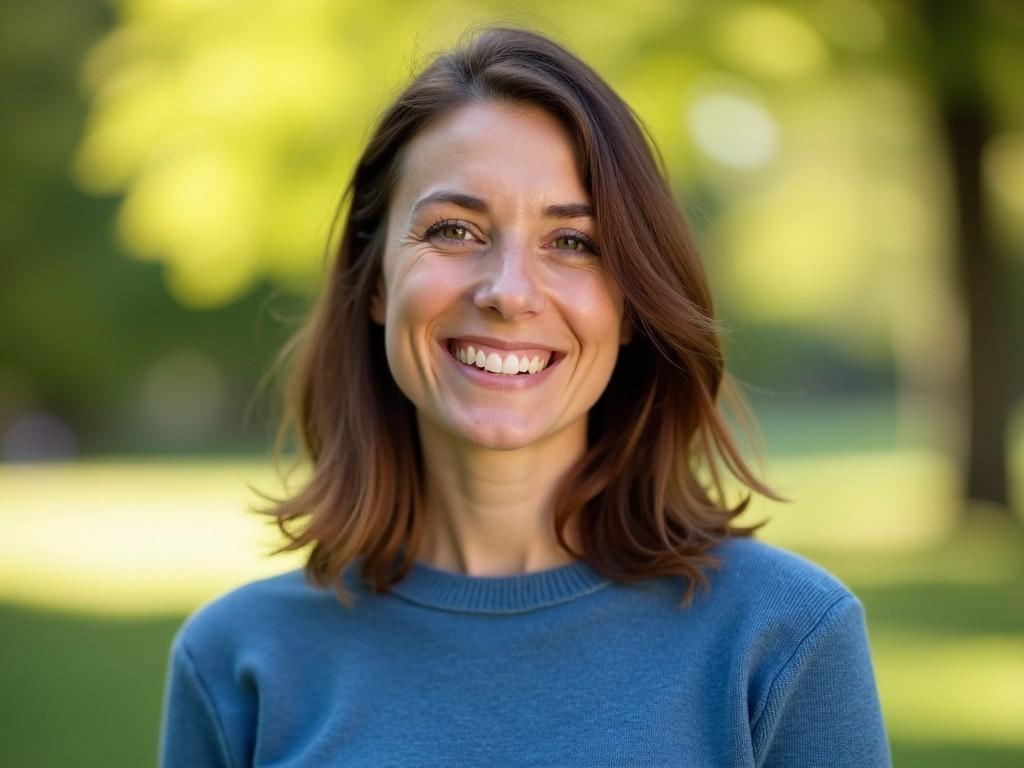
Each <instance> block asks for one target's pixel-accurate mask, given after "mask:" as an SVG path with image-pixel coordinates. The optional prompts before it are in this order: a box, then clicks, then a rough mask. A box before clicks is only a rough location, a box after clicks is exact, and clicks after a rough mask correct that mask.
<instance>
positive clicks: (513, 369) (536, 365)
mask: <svg viewBox="0 0 1024 768" xmlns="http://www.w3.org/2000/svg"><path fill="white" fill-rule="evenodd" d="M455 356H456V357H457V358H458V359H459V361H460V362H462V363H465V364H466V365H475V366H476V367H477V368H483V369H484V370H487V371H490V372H491V373H505V374H516V373H537V372H538V371H541V370H543V369H544V368H545V367H546V366H547V364H548V363H549V362H550V361H551V353H550V352H548V353H547V354H546V355H544V356H541V355H534V356H533V357H532V358H531V357H529V356H527V355H516V354H514V353H511V354H508V355H506V356H505V358H504V359H502V357H501V355H499V354H497V353H496V352H490V353H487V352H484V351H483V350H482V349H477V348H475V347H473V346H470V345H465V346H463V345H462V344H459V343H458V342H456V343H455Z"/></svg>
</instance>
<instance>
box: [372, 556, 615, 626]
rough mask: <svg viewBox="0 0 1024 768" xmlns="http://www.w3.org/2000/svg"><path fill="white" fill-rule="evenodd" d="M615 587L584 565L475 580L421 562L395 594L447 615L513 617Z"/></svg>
mask: <svg viewBox="0 0 1024 768" xmlns="http://www.w3.org/2000/svg"><path fill="white" fill-rule="evenodd" d="M609 584H611V579H608V578H606V577H605V576H602V575H601V574H600V573H598V572H597V571H595V570H594V569H593V568H591V567H590V566H589V565H588V564H587V563H586V561H584V560H575V561H573V562H571V563H567V564H565V565H560V566H556V567H554V568H549V569H547V570H543V571H532V572H530V573H521V574H515V575H512V576H469V575H467V574H464V573H455V572H453V571H443V570H439V569H437V568H434V567H433V566H429V565H426V564H425V563H421V562H419V561H418V560H415V561H413V565H412V568H411V570H410V571H409V573H408V574H406V576H405V578H403V579H402V580H401V581H399V582H397V583H395V584H394V585H392V586H391V592H392V593H394V594H395V595H396V596H398V597H400V598H402V599H404V600H407V601H409V602H411V603H416V604H417V605H422V606H426V607H428V608H436V609H438V610H442V611H454V612H460V613H485V614H510V613H524V612H527V611H534V610H537V609H539V608H547V607H549V606H552V605H558V604H560V603H567V602H569V601H571V600H577V599H579V598H581V597H583V596H585V595H589V594H590V593H592V592H596V591H597V590H599V589H603V588H604V587H606V586H608V585H609Z"/></svg>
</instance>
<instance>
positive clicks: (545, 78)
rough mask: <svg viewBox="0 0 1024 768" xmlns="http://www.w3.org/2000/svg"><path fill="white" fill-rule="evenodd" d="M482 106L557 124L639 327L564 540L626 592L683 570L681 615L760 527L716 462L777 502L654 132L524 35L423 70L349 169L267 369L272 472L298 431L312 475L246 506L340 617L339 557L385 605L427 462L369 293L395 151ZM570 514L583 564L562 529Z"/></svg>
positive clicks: (596, 426) (598, 417) (546, 43)
mask: <svg viewBox="0 0 1024 768" xmlns="http://www.w3.org/2000/svg"><path fill="white" fill-rule="evenodd" d="M486 101H500V102H506V103H515V104H526V105H535V106H538V107H541V108H543V109H545V110H547V111H548V112H550V114H552V115H553V116H555V117H556V118H557V119H559V120H561V121H562V122H563V123H564V124H565V126H566V127H567V128H568V130H569V133H570V135H571V136H572V137H573V138H574V141H575V149H576V152H577V157H578V163H579V172H580V177H581V179H582V182H583V185H584V188H585V189H587V190H588V191H589V194H590V198H591V202H592V205H593V207H594V212H595V223H596V227H597V236H598V242H600V243H601V252H602V258H603V263H604V265H605V267H606V269H607V270H608V272H609V274H610V277H611V278H612V279H614V280H615V281H616V283H617V284H618V285H619V286H620V287H621V289H622V291H623V294H624V298H625V311H626V314H627V317H628V319H629V321H630V323H631V324H632V326H633V329H634V333H633V337H632V339H631V340H630V342H629V343H628V344H626V345H625V346H623V347H621V348H620V353H619V359H618V362H617V365H616V367H615V370H614V371H613V373H612V376H611V378H610V380H609V383H608V386H607V388H606V390H605V391H604V393H603V394H602V396H601V397H600V399H599V400H598V401H597V402H596V403H595V404H594V406H593V407H592V408H591V410H590V412H589V413H588V417H587V418H588V447H587V450H586V452H585V453H584V454H583V455H582V456H581V457H580V458H579V460H578V461H577V462H576V463H575V464H574V465H573V466H572V467H571V469H570V470H569V471H567V472H566V473H565V475H564V476H563V477H562V479H561V481H560V484H559V487H558V489H557V490H556V493H555V496H554V526H555V532H556V536H557V538H558V541H559V543H560V545H561V546H562V547H563V548H564V549H565V550H566V551H567V552H569V553H570V554H572V555H573V556H574V557H576V558H578V559H583V560H585V561H586V562H587V563H588V564H589V565H590V566H591V567H593V568H594V569H595V570H597V571H598V572H600V573H602V574H604V575H605V576H607V577H609V578H612V579H614V580H617V581H624V582H628V581H636V580H641V579H647V578H651V577H658V576H672V575H675V576H682V577H684V578H685V579H686V580H687V582H688V586H687V589H686V592H685V595H684V597H683V600H682V605H683V606H687V607H688V606H689V605H690V603H691V602H692V599H693V596H694V588H695V585H696V584H697V583H698V582H699V583H700V584H702V585H703V586H704V587H707V585H708V579H707V576H706V575H705V574H704V573H703V570H702V569H703V568H704V567H708V566H711V567H715V568H717V567H720V565H721V561H720V559H719V558H717V557H715V556H713V555H712V554H710V552H709V550H711V549H712V548H713V547H714V545H715V544H717V543H719V542H721V541H722V540H723V539H725V538H727V537H729V536H750V535H751V534H752V533H753V531H754V530H756V529H757V528H758V527H760V525H763V523H761V524H760V525H754V526H750V527H739V526H735V525H732V524H731V521H732V519H733V518H734V517H736V516H737V515H739V514H740V513H741V512H742V511H743V510H744V509H745V508H746V507H747V505H748V503H749V501H750V499H751V494H750V493H747V494H746V496H745V497H744V498H743V499H742V500H740V501H739V502H738V503H737V504H736V505H735V506H732V507H730V506H728V505H727V503H726V502H725V498H726V489H725V488H724V484H723V473H722V471H721V469H720V465H722V466H724V467H725V468H726V469H727V470H728V471H729V472H731V473H732V475H733V476H735V478H737V479H738V480H739V481H740V482H741V483H742V484H743V485H745V486H746V487H747V488H748V489H750V490H752V491H757V492H758V493H761V494H762V495H765V496H767V497H769V498H773V499H776V500H784V499H783V498H782V497H780V496H778V495H776V494H775V492H774V491H772V490H771V489H770V488H769V487H767V486H766V485H765V484H763V483H762V482H761V481H759V480H758V479H757V478H756V477H755V476H754V475H753V473H752V472H751V471H750V469H749V468H748V467H747V465H746V464H745V463H744V461H743V459H742V457H741V455H740V452H739V451H738V450H737V447H736V446H735V445H734V443H733V441H732V440H731V438H730V436H729V433H728V430H727V428H726V425H725V422H724V419H723V417H722V415H721V414H720V413H719V412H718V410H717V405H716V402H717V400H718V398H719V394H720V390H721V391H722V392H725V391H727V390H729V391H730V394H731V395H732V396H733V398H734V400H735V403H736V404H737V405H739V406H740V408H739V410H740V411H741V414H743V415H745V414H747V413H748V412H747V411H746V408H745V406H744V404H743V397H742V394H740V392H739V390H738V388H734V387H733V386H732V384H731V381H728V380H727V377H726V373H725V363H724V358H723V353H722V348H721V345H720V339H719V336H720V329H719V326H718V324H717V322H716V320H715V318H714V313H713V307H712V298H711V293H710V291H709V286H708V281H707V278H706V275H705V272H704V269H703V266H702V264H701V261H700V257H699V254H698V251H697V249H696V247H695V245H694V242H693V239H692V237H691V234H690V231H689V227H688V226H687V224H686V222H685V220H684V218H683V214H682V212H681V211H680V208H679V205H678V204H677V203H676V201H675V199H674V197H673V195H672V192H671V189H670V187H669V184H668V180H667V173H666V171H665V169H664V165H663V161H662V160H661V157H660V155H658V153H657V150H656V149H654V148H653V143H650V144H649V143H648V140H647V134H646V129H645V128H644V127H643V124H642V123H641V121H640V120H639V118H638V117H637V116H636V115H635V114H634V113H633V112H632V110H631V109H630V107H629V106H628V105H627V104H626V103H625V102H624V101H623V100H622V99H621V98H620V97H619V96H618V95H617V94H616V93H615V92H614V91H613V90H612V89H611V88H610V87H609V86H608V85H607V84H606V83H605V82H604V81H603V80H602V79H601V78H600V77H599V76H598V75H597V74H596V73H595V72H594V70H592V69H591V68H590V67H589V66H587V65H586V64H584V63H583V62H582V61H580V60H579V59H578V58H577V57H576V56H574V55H573V54H571V53H569V52H568V51H567V50H566V49H564V48H563V47H561V46H560V45H558V44H557V43H555V42H553V41H552V40H550V39H548V38H547V37H545V36H543V35H540V34H537V33H535V32H532V31H527V30H523V29H515V28H507V27H487V28H484V29H483V30H481V31H478V32H477V33H476V34H475V35H472V36H471V37H470V38H469V39H468V42H466V43H464V44H463V45H461V46H459V47H458V48H456V49H454V50H451V51H449V52H446V53H443V54H441V55H440V56H438V57H437V58H436V59H434V60H433V62H432V63H431V64H430V65H429V66H427V67H426V69H424V70H423V71H422V72H421V73H420V74H419V75H418V76H417V77H415V79H413V81H412V83H411V84H410V85H409V86H408V87H407V88H405V90H403V91H402V92H401V93H400V94H399V95H398V97H397V98H396V99H395V100H394V101H393V102H392V103H391V105H390V106H388V107H387V108H386V109H385V110H384V112H383V114H382V115H381V117H380V118H379V121H378V122H377V125H376V128H375V130H374V132H373V134H372V135H371V137H370V139H369V143H368V144H367V146H366V149H365V151H364V152H363V154H362V157H361V158H360V159H359V162H358V165H357V167H356V169H355V172H354V174H353V177H352V179H351V181H350V182H349V185H348V187H347V190H346V192H345V197H344V198H343V201H342V207H340V208H339V213H338V215H337V217H336V220H335V227H336V229H335V231H337V225H338V223H339V222H341V223H342V226H341V235H340V238H339V239H338V241H337V249H336V252H335V256H334V261H333V265H332V266H331V268H330V272H329V279H328V280H327V282H326V285H325V287H324V290H323V292H322V294H321V295H320V297H319V299H318V301H317V303H316V304H315V306H314V307H313V309H312V312H311V315H310V317H309V318H308V320H307V322H306V323H305V324H304V325H303V326H302V327H301V328H300V329H299V331H298V332H297V333H296V334H295V335H294V336H293V337H292V338H291V339H290V340H289V342H288V343H287V344H286V345H285V346H284V347H283V349H282V350H281V353H280V355H279V357H278V359H277V361H276V363H275V367H278V366H285V365H286V364H290V365H288V375H287V378H286V380H285V382H284V389H283V393H282V394H283V405H284V410H283V413H282V419H281V421H280V423H279V426H278V430H277V434H276V438H275V441H274V456H275V463H276V461H277V459H279V457H280V452H281V447H282V445H283V443H284V441H285V440H286V438H287V435H288V434H290V433H291V430H295V431H296V432H297V434H298V435H299V436H300V437H301V441H300V444H301V449H302V451H304V454H305V456H303V455H301V452H300V456H299V460H300V461H301V460H302V459H303V458H304V457H308V459H309V460H310V462H311V469H312V473H311V475H310V477H309V479H308V481H307V482H305V484H304V486H303V487H302V488H301V489H300V490H299V491H298V492H297V493H295V494H294V495H292V496H291V497H290V498H285V499H272V497H269V496H265V498H268V499H272V501H273V502H274V505H273V506H272V507H271V508H269V509H258V510H256V511H257V512H259V513H261V514H267V515H272V516H273V518H274V522H276V525H277V527H278V528H279V529H280V530H281V532H282V533H283V534H284V535H285V536H286V538H287V539H288V541H287V543H286V544H284V545H283V546H281V547H279V548H277V549H276V550H274V551H273V552H272V554H278V553H281V552H287V551H294V550H298V549H300V548H302V547H305V546H307V545H310V544H311V545H312V550H311V551H310V553H309V556H308V559H307V560H306V564H305V574H306V579H307V581H308V582H309V583H311V584H313V585H317V586H320V587H331V588H333V589H334V591H335V593H336V594H337V596H338V599H339V600H340V601H341V603H342V604H343V605H345V606H346V607H351V600H352V595H351V593H350V592H348V591H347V590H346V587H345V584H344V580H343V579H342V578H341V573H342V571H343V570H344V569H345V568H346V567H347V566H348V565H349V564H350V563H353V562H355V561H356V560H357V559H358V560H360V561H361V564H360V569H359V576H360V578H361V579H363V581H364V582H369V583H370V584H371V585H372V587H373V589H374V590H375V591H378V592H386V591H388V588H389V586H390V585H391V584H394V583H395V582H397V581H398V580H400V579H401V578H403V577H404V576H405V575H406V574H407V573H408V571H409V569H410V568H411V567H412V564H413V561H414V560H415V557H414V556H415V553H416V551H417V548H418V544H419V542H420V537H421V533H422V528H423V526H422V523H423V513H424V510H423V506H422V504H423V501H422V499H423V491H424V488H423V480H424V473H423V460H422V456H421V452H420V451H421V449H420V442H419V436H418V431H417V425H416V419H415V410H414V406H413V405H412V403H411V402H410V401H409V400H408V399H407V398H406V397H405V396H404V394H403V393H402V392H401V390H400V389H399V388H398V385H397V384H396V383H395V381H394V379H393V378H392V375H391V372H390V370H389V368H388V363H387V359H386V357H385V352H384V338H383V328H381V327H380V326H378V325H376V324H374V323H373V322H371V317H370V299H371V296H372V295H373V292H374V288H375V285H376V283H377V281H378V278H379V276H380V273H381V261H382V255H383V253H384V246H385V232H386V224H387V222H386V214H387V209H388V205H389V202H390V198H391V194H392V191H393V190H394V188H395V185H396V182H397V178H398V174H399V172H400V169H401V163H402V157H403V149H404V147H405V146H406V145H407V144H408V142H409V140H410V139H411V138H412V137H413V136H415V135H416V134H417V133H418V132H419V131H420V130H422V129H423V128H424V126H425V125H427V124H428V123H429V122H430V121H431V120H434V119H435V118H438V117H439V116H441V115H444V114H446V113H448V112H450V111H451V110H452V109H454V108H456V107H459V106H462V105H466V104H469V103H475V102H486ZM346 202H347V203H348V208H347V213H344V214H343V213H342V211H343V210H344V205H345V203H346ZM724 385H729V386H728V387H726V386H724ZM745 423H748V424H752V423H753V422H752V420H750V419H749V418H747V421H746V422H745ZM701 473H704V474H705V475H706V476H705V477H704V479H701V478H700V475H701ZM574 516H576V517H577V524H578V531H579V535H580V541H581V546H582V550H583V551H582V552H576V551H574V550H573V549H572V548H571V546H570V544H569V543H568V542H567V541H566V538H565V535H564V528H565V526H566V524H567V523H568V521H569V520H570V519H572V518H573V517H574ZM303 519H304V521H305V524H304V526H303V527H302V529H301V530H300V531H297V532H295V531H293V530H291V529H292V527H293V524H294V522H295V521H299V520H303Z"/></svg>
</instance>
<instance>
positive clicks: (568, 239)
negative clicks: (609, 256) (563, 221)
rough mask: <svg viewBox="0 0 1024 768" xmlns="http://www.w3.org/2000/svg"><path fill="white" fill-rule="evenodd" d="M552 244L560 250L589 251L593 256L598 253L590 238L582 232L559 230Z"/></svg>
mask: <svg viewBox="0 0 1024 768" xmlns="http://www.w3.org/2000/svg"><path fill="white" fill-rule="evenodd" d="M551 242H552V244H553V245H554V246H555V248H557V249H558V250H560V251H571V252H576V253H591V254H594V255H595V256H597V255H599V254H600V252H601V251H600V249H599V248H598V247H597V243H595V242H594V241H593V240H592V239H590V238H589V237H587V236H586V235H584V234H583V233H582V232H576V231H572V230H569V231H565V232H560V233H559V234H558V236H557V237H555V239H554V240H552V241H551Z"/></svg>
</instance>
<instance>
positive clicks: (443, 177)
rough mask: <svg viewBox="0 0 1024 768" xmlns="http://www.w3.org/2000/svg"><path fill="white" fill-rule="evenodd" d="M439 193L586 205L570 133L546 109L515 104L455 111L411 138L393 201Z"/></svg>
mask: <svg viewBox="0 0 1024 768" xmlns="http://www.w3.org/2000/svg"><path fill="white" fill-rule="evenodd" d="M439 188H452V189H456V190H458V191H461V192H471V193H475V194H478V195H480V196H483V197H486V198H487V199H489V200H494V201H496V202H500V201H501V200H502V199H505V200H522V201H524V202H531V203H532V202H536V203H537V204H538V205H543V204H545V203H548V202H552V201H556V200H557V201H558V202H566V201H567V200H574V201H579V202H586V201H588V195H587V192H586V190H585V189H584V187H583V183H582V180H581V179H580V176H579V169H578V167H577V156H576V148H575V145H574V143H573V141H572V138H571V136H570V134H569V132H568V130H567V129H566V128H565V126H564V125H563V124H562V123H561V122H559V121H558V120H557V119H556V118H555V117H554V116H552V115H551V114H550V113H548V112H547V111H545V110H543V109H541V108H539V107H535V106H527V105H518V104H516V105H511V104H501V103H494V102H485V103H476V104H469V105H465V106H462V107H458V108H456V109H454V110H452V111H451V112H449V113H447V114H445V115H444V116H442V117H440V118H438V119H437V120H435V121H434V122H432V123H430V124H428V125H427V126H426V127H425V128H424V129H423V130H421V131H420V132H419V133H418V134H417V135H416V136H414V137H413V139H412V140H411V141H410V142H409V144H408V145H407V146H406V147H405V152H404V157H403V161H402V166H401V170H400V175H399V179H398V184H397V187H396V189H395V199H394V201H393V202H394V203H395V204H396V205H398V206H405V207H406V208H407V207H409V206H411V205H413V204H414V203H415V202H416V200H418V199H419V198H420V197H422V196H423V195H425V194H429V193H430V192H431V191H434V190H435V189H439Z"/></svg>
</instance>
